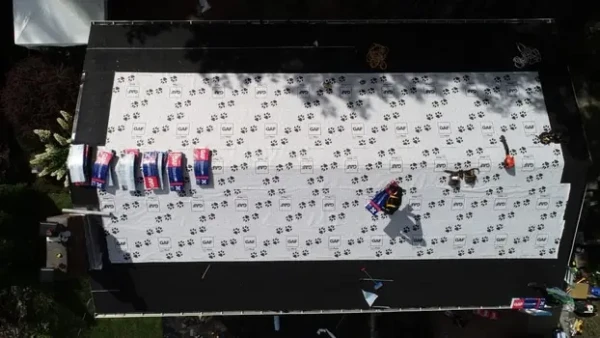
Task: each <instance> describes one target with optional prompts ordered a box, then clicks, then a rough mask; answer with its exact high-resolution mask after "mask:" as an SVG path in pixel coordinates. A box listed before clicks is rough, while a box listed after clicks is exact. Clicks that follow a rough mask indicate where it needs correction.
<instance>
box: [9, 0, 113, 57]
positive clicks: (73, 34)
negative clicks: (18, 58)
mask: <svg viewBox="0 0 600 338" xmlns="http://www.w3.org/2000/svg"><path fill="white" fill-rule="evenodd" d="M13 14H14V18H13V26H14V34H15V44H17V45H21V46H26V47H44V46H73V45H85V44H87V41H88V37H89V35H90V25H91V22H92V21H95V20H104V19H105V4H104V0H13Z"/></svg>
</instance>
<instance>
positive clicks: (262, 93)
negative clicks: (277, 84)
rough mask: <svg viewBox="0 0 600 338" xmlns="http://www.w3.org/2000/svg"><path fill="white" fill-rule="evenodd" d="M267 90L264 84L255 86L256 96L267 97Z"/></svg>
mask: <svg viewBox="0 0 600 338" xmlns="http://www.w3.org/2000/svg"><path fill="white" fill-rule="evenodd" d="M267 91H268V89H267V87H265V86H258V87H256V97H257V98H264V97H267Z"/></svg>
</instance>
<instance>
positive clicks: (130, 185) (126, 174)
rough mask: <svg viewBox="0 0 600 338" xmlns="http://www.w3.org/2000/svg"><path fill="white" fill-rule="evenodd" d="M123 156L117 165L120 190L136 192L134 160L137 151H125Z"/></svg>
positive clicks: (137, 153)
mask: <svg viewBox="0 0 600 338" xmlns="http://www.w3.org/2000/svg"><path fill="white" fill-rule="evenodd" d="M123 153H124V154H123V156H121V158H120V159H119V162H118V163H117V175H118V177H119V184H120V186H121V189H123V190H128V191H135V190H136V177H135V171H136V160H137V156H138V155H139V151H138V150H137V149H125V150H124V151H123Z"/></svg>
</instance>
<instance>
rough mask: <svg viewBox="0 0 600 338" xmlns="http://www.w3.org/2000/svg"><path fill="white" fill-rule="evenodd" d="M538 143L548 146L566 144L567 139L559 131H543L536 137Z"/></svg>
mask: <svg viewBox="0 0 600 338" xmlns="http://www.w3.org/2000/svg"><path fill="white" fill-rule="evenodd" d="M538 139H539V140H540V143H541V144H543V145H548V144H550V143H567V142H568V141H569V138H568V137H567V136H566V135H565V134H564V133H562V132H560V131H545V132H543V133H541V134H540V135H539V136H538Z"/></svg>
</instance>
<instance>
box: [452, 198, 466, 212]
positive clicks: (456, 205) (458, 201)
mask: <svg viewBox="0 0 600 338" xmlns="http://www.w3.org/2000/svg"><path fill="white" fill-rule="evenodd" d="M464 207H465V199H464V198H453V199H452V210H461V209H464Z"/></svg>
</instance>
